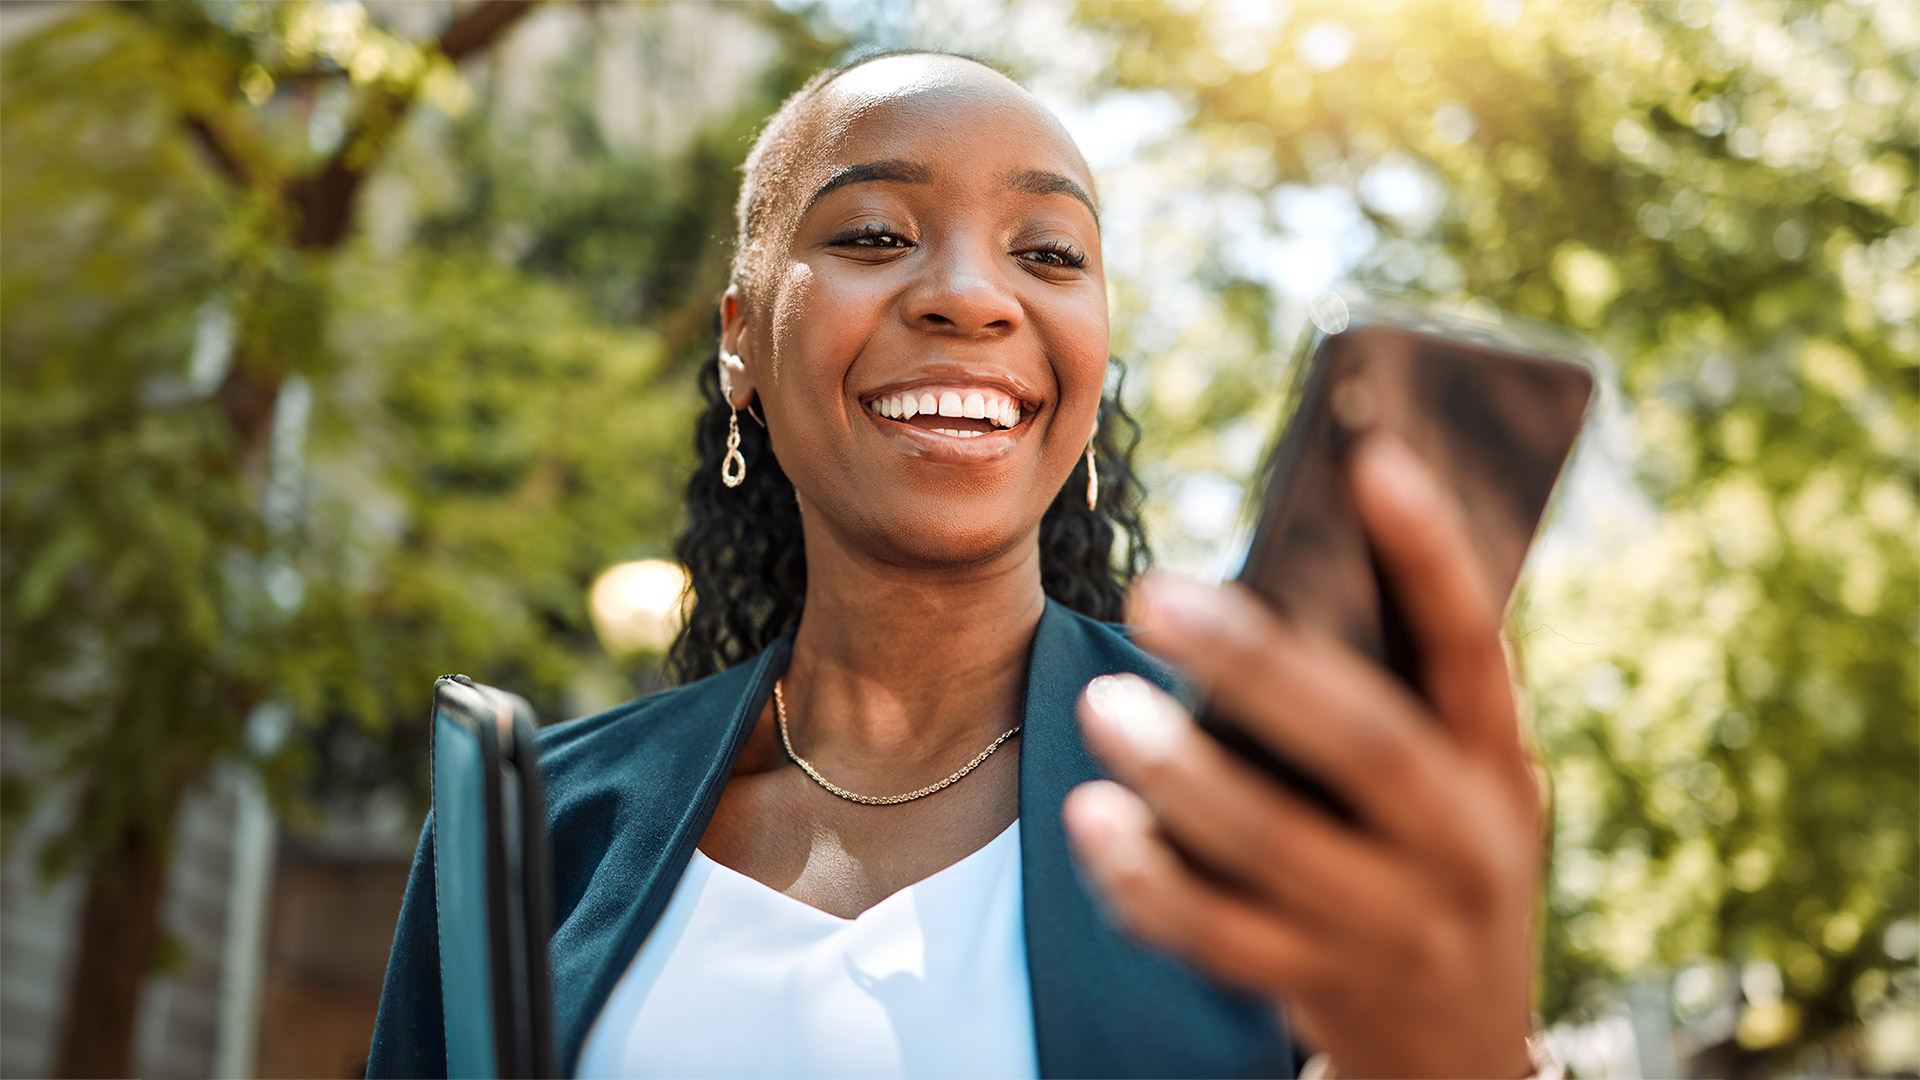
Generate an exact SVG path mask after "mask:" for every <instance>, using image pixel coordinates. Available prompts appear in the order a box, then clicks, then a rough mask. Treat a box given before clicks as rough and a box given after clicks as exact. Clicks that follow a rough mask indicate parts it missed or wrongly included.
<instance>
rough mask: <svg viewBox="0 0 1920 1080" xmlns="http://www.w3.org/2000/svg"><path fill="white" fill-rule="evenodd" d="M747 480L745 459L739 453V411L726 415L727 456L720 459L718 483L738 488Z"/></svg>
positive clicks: (732, 411)
mask: <svg viewBox="0 0 1920 1080" xmlns="http://www.w3.org/2000/svg"><path fill="white" fill-rule="evenodd" d="M746 478H747V459H746V456H745V455H744V454H742V453H740V410H739V409H733V410H731V411H729V412H728V413H727V456H726V457H723V458H721V459H720V482H721V483H723V484H725V485H727V486H728V487H730V488H736V487H739V486H740V484H741V483H742V482H743V481H745V480H746Z"/></svg>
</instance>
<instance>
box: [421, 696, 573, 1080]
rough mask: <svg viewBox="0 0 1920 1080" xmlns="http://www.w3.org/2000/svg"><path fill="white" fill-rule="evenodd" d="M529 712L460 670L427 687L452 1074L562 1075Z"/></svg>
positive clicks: (541, 812)
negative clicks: (556, 1042) (558, 1062)
mask: <svg viewBox="0 0 1920 1080" xmlns="http://www.w3.org/2000/svg"><path fill="white" fill-rule="evenodd" d="M533 732H534V715H533V709H532V707H531V706H529V705H528V704H527V703H526V702H525V701H524V700H522V699H521V698H519V697H516V696H515V695H513V694H509V693H507V692H506V691H504V690H496V689H494V688H493V687H491V686H482V685H480V684H479V683H476V682H474V681H473V680H472V679H469V678H467V677H466V676H465V675H442V676H441V677H440V678H439V679H437V680H435V682H434V688H433V861H434V865H433V870H434V912H435V918H436V919H437V920H438V927H439V934H440V992H441V993H440V997H441V1008H442V1010H443V1013H442V1019H443V1020H444V1022H445V1025H446V1042H447V1075H448V1076H449V1077H498V1076H527V1077H550V1076H554V1075H556V1074H557V1073H558V1071H559V1070H558V1068H557V1066H556V1065H555V1061H556V1059H555V1056H554V1042H553V983H552V975H551V971H550V969H549V967H548V961H547V942H548V939H549V938H550V937H551V936H552V933H553V871H552V864H551V861H550V857H549V856H550V853H549V851H548V848H547V824H546V798H545V794H544V791H543V787H542V784H541V778H540V766H539V752H538V750H537V748H536V747H535V745H534V741H533Z"/></svg>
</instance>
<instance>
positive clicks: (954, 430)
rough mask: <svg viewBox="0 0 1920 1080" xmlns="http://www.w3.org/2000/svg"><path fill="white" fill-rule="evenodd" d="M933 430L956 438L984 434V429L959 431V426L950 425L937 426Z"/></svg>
mask: <svg viewBox="0 0 1920 1080" xmlns="http://www.w3.org/2000/svg"><path fill="white" fill-rule="evenodd" d="M933 430H934V431H935V432H937V433H938V434H941V435H951V436H953V437H954V438H956V439H977V438H979V437H980V436H982V435H985V434H986V432H984V431H961V430H960V429H959V428H950V427H937V428H934V429H933Z"/></svg>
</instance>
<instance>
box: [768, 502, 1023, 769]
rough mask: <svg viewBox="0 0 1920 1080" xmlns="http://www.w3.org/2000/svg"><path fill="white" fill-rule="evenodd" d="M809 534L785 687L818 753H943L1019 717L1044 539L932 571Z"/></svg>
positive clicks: (901, 756)
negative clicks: (803, 598) (801, 604)
mask: <svg viewBox="0 0 1920 1080" xmlns="http://www.w3.org/2000/svg"><path fill="white" fill-rule="evenodd" d="M808 541H809V542H808V548H807V602H806V608H805V610H804V612H803V614H802V615H801V619H800V628H799V631H798V633H797V634H796V635H795V638H794V646H793V660H792V663H791V664H790V666H789V667H788V669H787V675H786V680H785V684H784V685H785V695H786V700H787V707H788V710H789V713H790V716H791V718H792V723H793V724H794V726H795V728H796V731H798V730H799V729H800V727H801V726H803V725H804V728H805V741H806V743H807V744H808V746H809V748H810V749H809V751H808V752H809V753H811V754H816V755H820V756H822V757H828V758H829V759H846V758H865V759H867V760H874V761H894V762H908V761H920V760H927V759H930V758H937V759H940V760H944V759H946V758H948V757H950V756H952V751H954V750H965V751H966V753H967V754H968V755H970V754H971V753H973V752H975V751H977V750H978V749H979V746H976V745H975V744H976V743H978V744H980V745H985V743H986V742H989V741H991V740H992V738H993V737H994V736H996V735H998V734H999V733H1000V732H1002V731H1005V730H1007V729H1008V728H1010V727H1012V726H1014V725H1015V724H1018V723H1019V722H1020V706H1021V700H1022V696H1023V692H1024V688H1025V680H1026V670H1027V654H1028V650H1029V647H1030V646H1031V644H1032V641H1033V634H1034V630H1035V628H1036V627H1037V626H1038V625H1039V622H1040V613H1041V611H1042V610H1043V609H1044V608H1045V606H1046V596H1045V593H1044V592H1043V591H1042V589H1041V584H1040V552H1039V548H1038V546H1037V544H1028V545H1023V547H1022V548H1021V549H1020V550H1016V551H1012V552H1009V553H1007V554H1006V555H1005V556H1003V557H998V558H995V559H993V560H990V561H988V562H986V563H984V564H981V565H978V566H973V567H968V568H965V569H959V570H953V569H938V570H926V569H904V568H900V567H897V566H889V565H886V564H884V563H881V562H879V561H877V560H873V559H871V558H869V557H865V556H862V555H859V554H857V553H852V552H848V551H847V550H845V549H844V548H842V547H841V546H840V545H838V544H836V543H834V542H832V540H831V539H828V538H825V537H815V536H813V535H809V537H808ZM819 541H824V542H819ZM796 738H799V736H798V735H796ZM963 759H964V758H963Z"/></svg>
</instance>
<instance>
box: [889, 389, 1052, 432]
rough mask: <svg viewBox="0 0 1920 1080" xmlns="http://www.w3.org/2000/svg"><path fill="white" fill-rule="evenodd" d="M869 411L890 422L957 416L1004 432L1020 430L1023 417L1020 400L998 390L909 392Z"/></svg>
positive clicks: (891, 397)
mask: <svg viewBox="0 0 1920 1080" xmlns="http://www.w3.org/2000/svg"><path fill="white" fill-rule="evenodd" d="M867 408H869V409H871V410H873V411H874V412H875V413H876V414H878V415H880V416H884V417H887V418H888V419H890V420H911V419H913V418H914V417H915V416H956V417H966V418H968V419H971V420H986V421H988V422H990V423H992V424H993V426H994V427H996V428H1001V429H1005V428H1011V427H1018V426H1019V425H1020V417H1021V413H1022V408H1021V403H1020V401H1019V399H1017V398H1013V397H1010V396H1008V395H1006V394H1004V393H1001V392H1000V391H998V390H974V389H968V390H958V389H955V390H946V389H941V390H917V391H916V390H909V391H905V392H903V393H899V394H888V395H886V396H884V397H877V398H874V399H873V400H872V401H869V402H868V403H867ZM931 430H934V431H939V432H942V433H945V434H951V435H958V436H960V437H962V438H971V437H973V436H975V435H980V434H985V433H984V432H965V431H956V430H954V429H951V428H933V429H931Z"/></svg>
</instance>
